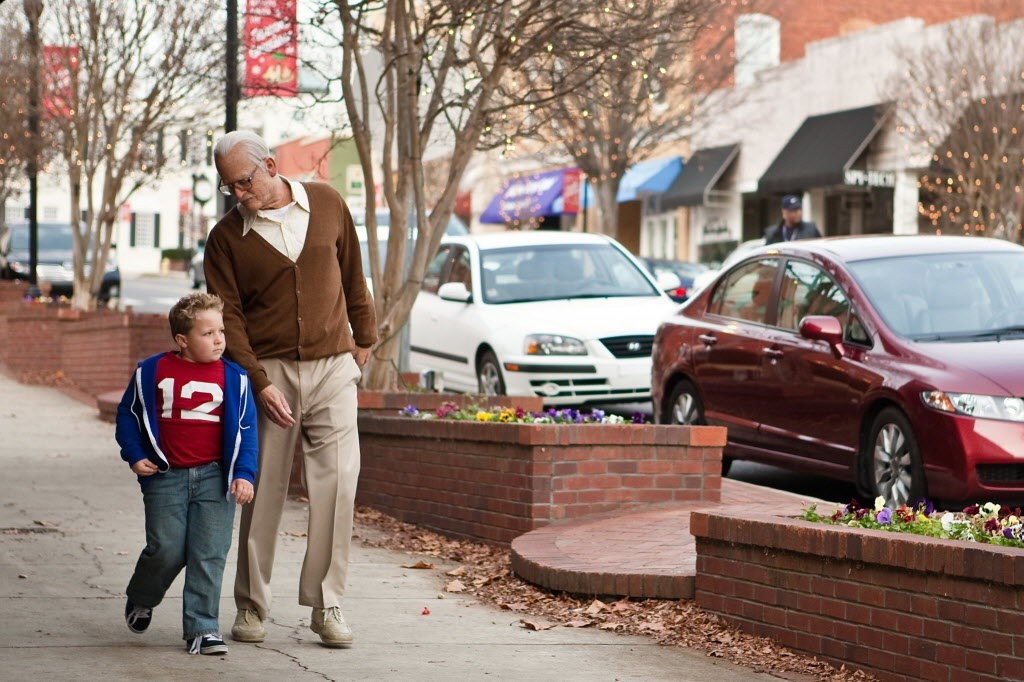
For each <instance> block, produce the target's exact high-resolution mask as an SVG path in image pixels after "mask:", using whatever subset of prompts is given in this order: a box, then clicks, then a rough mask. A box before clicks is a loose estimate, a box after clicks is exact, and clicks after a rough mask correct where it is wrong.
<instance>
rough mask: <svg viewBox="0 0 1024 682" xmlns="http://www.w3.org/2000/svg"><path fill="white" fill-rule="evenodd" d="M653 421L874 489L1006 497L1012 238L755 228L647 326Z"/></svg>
mask: <svg viewBox="0 0 1024 682" xmlns="http://www.w3.org/2000/svg"><path fill="white" fill-rule="evenodd" d="M653 356H654V362H653V367H652V393H653V401H654V414H655V419H656V420H657V421H659V422H661V423H672V424H715V425H721V426H726V427H728V431H729V437H728V445H727V447H726V450H725V456H726V462H725V464H724V466H725V467H727V466H728V462H729V461H731V460H732V459H747V460H756V461H760V462H765V463H769V464H775V465H778V466H783V467H789V468H793V469H799V470H801V471H806V472H811V473H816V474H820V475H823V476H828V477H832V478H837V479H841V480H846V481H851V482H853V483H855V484H856V485H857V487H858V490H859V491H860V492H861V494H863V495H864V496H865V497H867V498H874V497H875V496H877V495H881V496H883V497H884V498H885V499H886V501H887V503H888V504H889V505H899V504H903V503H906V502H913V501H915V500H918V499H922V498H927V499H930V500H941V501H943V502H962V501H990V500H992V501H1003V502H1014V503H1021V502H1024V247H1021V246H1020V245H1017V244H1012V243H1010V242H1007V241H1003V240H999V239H986V238H981V237H936V236H916V235H915V236H892V235H890V236H879V237H845V238H833V239H820V240H809V241H797V242H786V243H781V244H773V245H771V246H766V247H762V248H759V249H757V250H755V251H752V252H751V253H750V255H748V256H747V257H746V258H744V259H743V260H742V261H740V262H738V263H736V264H735V265H733V266H732V267H731V268H730V269H729V270H727V271H725V272H723V273H722V275H721V276H719V277H718V279H717V280H715V282H714V283H713V284H711V285H710V286H708V287H707V288H706V289H704V290H703V291H701V292H700V293H699V294H698V295H697V296H695V297H694V299H693V300H691V301H690V302H689V303H688V304H686V305H685V306H683V308H681V309H680V310H679V311H678V313H676V314H675V315H674V316H673V317H672V318H670V319H669V320H668V321H666V322H665V323H664V324H663V325H662V326H661V327H660V329H659V330H658V333H657V336H656V337H655V342H654V350H653Z"/></svg>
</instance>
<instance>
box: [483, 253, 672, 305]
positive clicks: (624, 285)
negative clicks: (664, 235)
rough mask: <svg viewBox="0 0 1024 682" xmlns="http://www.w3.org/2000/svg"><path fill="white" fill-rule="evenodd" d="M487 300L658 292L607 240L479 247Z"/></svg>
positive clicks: (500, 301)
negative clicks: (581, 242)
mask: <svg viewBox="0 0 1024 682" xmlns="http://www.w3.org/2000/svg"><path fill="white" fill-rule="evenodd" d="M480 269H481V272H482V275H483V282H482V285H483V287H482V288H483V298H484V302H486V303H524V302H528V301H549V300H555V299H564V298H605V297H619V296H658V295H660V292H658V290H657V289H656V288H655V287H654V286H653V285H652V284H651V282H650V281H649V280H648V279H647V277H646V276H645V275H644V273H643V272H642V271H641V270H640V268H638V267H637V266H636V265H635V264H634V263H633V262H632V261H631V260H630V259H629V258H628V257H626V256H625V255H624V254H623V253H622V252H621V251H619V250H618V249H616V248H615V247H614V246H612V245H610V244H551V245H543V246H542V245H531V246H525V247H514V248H502V249H488V250H484V251H481V252H480Z"/></svg>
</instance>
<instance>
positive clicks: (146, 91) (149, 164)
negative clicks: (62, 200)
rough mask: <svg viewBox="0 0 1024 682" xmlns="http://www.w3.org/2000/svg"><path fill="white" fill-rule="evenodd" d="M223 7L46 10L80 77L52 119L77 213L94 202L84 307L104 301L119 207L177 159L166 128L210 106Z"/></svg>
mask: <svg viewBox="0 0 1024 682" xmlns="http://www.w3.org/2000/svg"><path fill="white" fill-rule="evenodd" d="M218 8H219V5H218V4H217V3H216V2H213V1H212V0H207V1H200V2H195V1H194V0H166V1H164V2H150V1H148V0H69V1H68V2H65V3H60V4H57V3H55V4H54V5H53V9H52V12H50V13H48V15H47V16H46V18H45V20H46V21H48V24H47V25H48V26H49V27H50V28H51V29H52V30H51V31H50V32H49V33H48V34H47V40H48V42H49V44H51V45H55V46H59V47H61V48H63V50H61V51H60V52H59V54H61V55H62V59H63V63H56V64H51V66H57V67H58V70H59V71H62V72H64V73H66V74H68V75H69V77H70V78H69V82H68V89H67V94H68V97H67V98H66V99H68V101H66V102H62V101H57V102H56V103H55V105H54V107H53V108H52V109H53V110H52V111H51V121H50V123H51V126H52V129H53V134H54V140H55V144H56V146H57V148H58V150H59V155H60V157H61V158H62V160H63V165H64V166H65V168H66V171H67V174H68V184H69V189H70V203H71V215H72V216H73V217H77V216H80V215H83V211H82V208H83V207H84V209H85V211H84V216H85V218H86V219H85V220H84V222H83V224H82V225H81V226H79V227H78V229H74V230H72V234H73V235H74V251H75V279H74V286H75V294H74V298H73V299H72V305H73V306H74V307H75V308H79V309H89V308H92V307H94V306H95V301H96V294H97V292H98V291H99V288H100V283H101V281H102V278H103V271H104V267H103V266H104V264H105V263H106V260H107V257H108V254H109V252H110V245H111V240H112V235H113V229H114V224H115V221H116V220H117V214H118V207H119V206H120V205H121V204H123V203H124V202H125V201H127V200H128V198H129V197H131V196H132V194H133V193H134V192H136V191H137V190H138V189H139V188H140V187H142V186H143V185H145V184H147V183H152V182H154V181H156V180H157V179H159V178H160V177H161V175H162V174H163V173H165V172H166V171H167V170H168V169H169V168H170V164H169V162H168V158H167V156H166V155H165V154H164V153H163V131H164V129H165V128H168V127H170V126H171V125H174V126H175V127H177V128H181V127H184V126H187V125H189V124H190V123H194V122H196V121H197V120H200V118H201V117H202V116H203V115H205V114H206V112H207V109H208V107H207V106H204V103H203V101H202V99H201V96H202V93H203V92H210V93H213V92H215V91H216V89H217V88H218V83H219V81H220V78H219V76H218V75H216V74H217V71H216V70H215V67H216V65H217V64H218V63H219V61H220V59H221V57H222V51H223V39H222V36H221V32H220V30H219V26H217V25H216V22H211V21H210V17H211V16H214V15H215V12H216V10H218ZM211 75H212V78H211ZM51 96H52V95H51ZM72 224H73V225H77V222H76V221H74V220H72ZM87 259H88V263H87Z"/></svg>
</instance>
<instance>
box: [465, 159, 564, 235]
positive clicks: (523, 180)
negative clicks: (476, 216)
mask: <svg viewBox="0 0 1024 682" xmlns="http://www.w3.org/2000/svg"><path fill="white" fill-rule="evenodd" d="M563 174H564V171H563V170H562V169H559V170H553V171H547V172H544V173H534V174H533V175H524V176H521V177H518V178H512V179H511V180H509V181H508V182H506V183H505V186H504V187H503V188H502V190H501V191H500V192H498V193H497V194H496V195H495V197H494V198H493V199H491V203H490V204H488V205H487V208H486V209H484V212H483V213H481V214H480V222H482V223H511V222H513V221H516V220H525V219H527V218H536V217H538V216H545V215H555V211H554V210H553V209H552V206H551V205H552V204H553V203H554V201H555V199H557V198H559V197H561V196H562V185H563Z"/></svg>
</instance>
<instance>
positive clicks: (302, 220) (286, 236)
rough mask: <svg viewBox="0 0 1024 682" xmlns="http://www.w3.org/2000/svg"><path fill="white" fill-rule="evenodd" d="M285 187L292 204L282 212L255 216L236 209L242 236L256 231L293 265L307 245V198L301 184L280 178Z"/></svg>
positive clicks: (266, 211)
mask: <svg viewBox="0 0 1024 682" xmlns="http://www.w3.org/2000/svg"><path fill="white" fill-rule="evenodd" d="M279 177H280V178H281V179H282V180H284V181H285V182H287V183H288V186H289V187H290V188H291V191H292V202H291V203H289V204H287V205H286V206H283V207H281V208H272V209H261V210H259V211H256V212H255V213H253V212H251V211H249V210H247V209H246V208H245V207H244V206H242V205H239V206H238V208H239V210H240V211H241V212H242V236H243V237H244V236H246V235H247V234H249V230H255V231H256V234H258V235H259V236H261V237H263V238H264V239H266V240H267V242H269V243H270V245H271V246H273V247H274V248H275V249H277V250H278V251H280V252H281V253H282V254H284V255H285V256H286V257H287V258H289V259H291V260H292V261H295V260H297V259H298V257H299V254H300V253H302V246H303V244H305V243H306V230H307V229H308V228H309V196H307V195H306V188H305V187H303V186H302V183H300V182H297V181H292V180H289V179H288V178H286V177H284V176H283V175H281V176H279Z"/></svg>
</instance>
